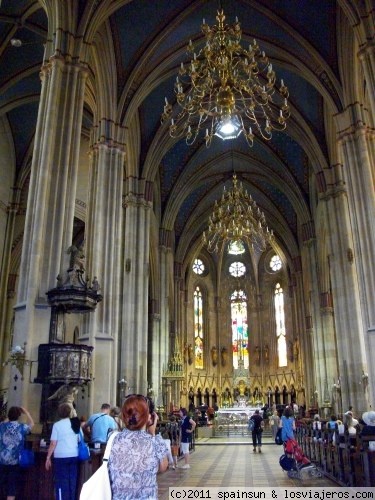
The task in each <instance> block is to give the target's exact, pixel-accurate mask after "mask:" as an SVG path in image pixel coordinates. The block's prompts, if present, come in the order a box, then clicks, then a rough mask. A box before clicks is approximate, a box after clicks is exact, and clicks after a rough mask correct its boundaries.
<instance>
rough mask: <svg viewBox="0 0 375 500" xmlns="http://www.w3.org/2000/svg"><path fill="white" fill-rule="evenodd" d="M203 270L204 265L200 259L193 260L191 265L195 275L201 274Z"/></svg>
mask: <svg viewBox="0 0 375 500" xmlns="http://www.w3.org/2000/svg"><path fill="white" fill-rule="evenodd" d="M204 269H205V268H204V264H203V262H202V261H201V259H195V260H194V263H193V271H194V272H195V274H203V273H204Z"/></svg>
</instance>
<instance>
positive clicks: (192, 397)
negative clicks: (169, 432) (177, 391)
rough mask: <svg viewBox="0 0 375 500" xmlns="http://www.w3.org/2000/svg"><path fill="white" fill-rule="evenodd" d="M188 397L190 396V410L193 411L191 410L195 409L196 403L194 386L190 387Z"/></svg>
mask: <svg viewBox="0 0 375 500" xmlns="http://www.w3.org/2000/svg"><path fill="white" fill-rule="evenodd" d="M188 397H189V411H191V410H194V409H195V404H194V391H193V388H192V387H190V390H189V394H188Z"/></svg>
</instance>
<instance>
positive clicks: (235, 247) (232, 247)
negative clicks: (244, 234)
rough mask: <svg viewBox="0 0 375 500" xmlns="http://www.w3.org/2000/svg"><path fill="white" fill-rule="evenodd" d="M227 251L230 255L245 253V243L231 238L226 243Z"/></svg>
mask: <svg viewBox="0 0 375 500" xmlns="http://www.w3.org/2000/svg"><path fill="white" fill-rule="evenodd" d="M228 253H229V254H231V255H241V254H243V253H245V245H244V244H243V242H242V241H241V240H232V241H231V242H230V243H229V245H228Z"/></svg>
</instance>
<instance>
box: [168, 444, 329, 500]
mask: <svg viewBox="0 0 375 500" xmlns="http://www.w3.org/2000/svg"><path fill="white" fill-rule="evenodd" d="M282 453H283V448H282V446H277V445H275V444H274V443H273V442H271V439H268V440H267V439H266V440H265V441H264V444H263V447H262V453H254V452H253V446H252V443H251V440H250V439H247V438H202V439H197V441H196V446H195V450H194V451H193V452H192V453H191V455H190V469H181V468H180V467H181V466H182V465H183V463H184V462H183V460H181V461H179V464H178V465H179V467H178V468H177V469H176V470H173V469H169V470H168V471H166V472H165V473H163V474H159V476H158V485H159V499H160V500H167V499H168V488H169V487H171V486H175V487H176V486H181V487H191V486H202V487H203V486H204V487H209V486H216V487H220V486H222V487H258V488H262V487H292V488H295V487H298V488H301V487H302V488H303V487H329V486H330V487H337V486H338V485H337V484H336V483H334V482H333V481H331V480H330V479H329V478H327V477H324V476H323V477H321V478H314V477H311V476H310V474H308V471H305V472H303V473H302V479H292V478H289V477H288V475H287V473H286V472H285V471H284V470H283V469H282V468H281V467H280V465H279V458H280V456H281V455H282Z"/></svg>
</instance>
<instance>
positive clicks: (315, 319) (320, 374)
mask: <svg viewBox="0 0 375 500" xmlns="http://www.w3.org/2000/svg"><path fill="white" fill-rule="evenodd" d="M302 235H303V236H302V238H303V245H304V253H305V259H306V263H307V266H306V270H305V279H306V283H307V288H306V289H305V293H306V297H307V300H308V303H307V304H306V311H307V316H306V323H307V324H306V331H307V332H309V333H310V334H308V335H306V344H305V345H304V349H303V352H304V359H305V361H307V358H306V357H308V353H309V352H313V363H314V368H313V374H312V376H313V379H312V380H310V381H309V383H310V387H309V392H308V394H306V401H307V403H312V402H314V403H317V402H318V403H319V405H320V406H321V404H322V402H323V399H324V388H325V384H326V380H327V373H326V367H325V364H324V356H325V353H324V342H323V331H322V323H321V315H320V303H319V293H318V290H319V289H320V286H319V276H318V270H317V254H316V236H315V227H314V223H313V221H309V222H308V223H306V224H304V226H303V228H302ZM311 348H312V349H311ZM309 349H311V350H310V351H309ZM307 363H308V361H307Z"/></svg>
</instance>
